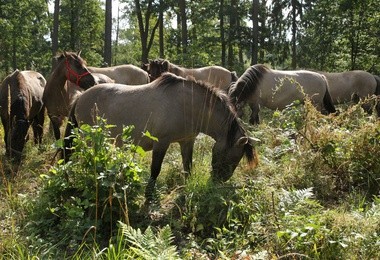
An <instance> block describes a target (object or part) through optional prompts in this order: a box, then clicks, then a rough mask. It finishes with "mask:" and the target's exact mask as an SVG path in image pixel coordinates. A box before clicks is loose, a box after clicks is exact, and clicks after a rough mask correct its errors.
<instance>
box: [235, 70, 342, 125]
mask: <svg viewBox="0 0 380 260" xmlns="http://www.w3.org/2000/svg"><path fill="white" fill-rule="evenodd" d="M229 95H230V97H231V98H232V100H233V102H234V103H235V104H236V105H239V104H240V103H244V102H245V103H248V104H249V106H250V107H251V109H252V114H251V118H250V122H251V123H252V124H258V123H259V122H260V120H259V111H260V106H261V105H263V106H265V107H268V108H270V109H280V110H281V109H284V108H285V107H286V106H287V105H289V104H291V103H292V102H293V101H296V100H299V101H304V100H305V97H306V96H308V97H309V98H310V99H311V101H312V102H313V104H314V105H315V106H316V107H317V108H318V109H319V110H321V111H323V109H325V110H326V111H327V112H328V113H335V108H334V105H333V104H332V100H331V97H330V94H329V92H328V84H327V81H326V78H325V77H324V76H323V75H321V74H319V73H316V72H311V71H305V70H299V71H280V70H272V69H269V68H268V67H266V66H264V65H262V64H257V65H254V66H251V67H250V68H248V69H247V70H246V71H245V72H244V74H243V75H242V76H241V77H240V78H239V79H238V80H237V81H236V82H235V83H234V84H233V85H232V86H231V88H230V90H229ZM323 112H325V111H323Z"/></svg>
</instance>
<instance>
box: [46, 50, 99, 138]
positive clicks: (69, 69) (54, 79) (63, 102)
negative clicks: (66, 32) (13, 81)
mask: <svg viewBox="0 0 380 260" xmlns="http://www.w3.org/2000/svg"><path fill="white" fill-rule="evenodd" d="M56 59H57V63H56V66H55V68H53V71H52V73H51V75H50V77H49V79H48V80H47V83H46V87H45V90H44V94H43V102H44V105H45V106H46V109H47V112H48V116H49V118H50V121H51V123H52V125H53V131H54V137H55V138H56V140H58V139H60V138H61V132H60V129H59V128H60V127H61V125H62V123H63V120H64V119H65V117H66V116H67V115H68V114H69V111H70V103H71V99H70V98H71V97H72V95H73V93H72V92H73V90H72V89H70V88H68V85H67V83H66V81H71V82H72V83H74V84H75V85H77V86H80V87H81V88H83V89H87V88H89V87H91V86H94V85H95V84H96V82H95V78H94V76H93V75H92V74H91V73H90V72H89V71H88V69H87V68H86V62H85V60H83V59H82V58H81V57H80V52H78V53H74V52H63V53H62V54H60V55H59V56H57V57H56Z"/></svg>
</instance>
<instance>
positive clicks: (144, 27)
mask: <svg viewBox="0 0 380 260" xmlns="http://www.w3.org/2000/svg"><path fill="white" fill-rule="evenodd" d="M134 3H135V10H136V15H137V21H138V24H139V31H140V40H141V62H142V63H148V57H149V51H150V48H151V47H152V44H153V39H154V34H155V32H156V30H157V27H158V24H159V22H158V20H157V22H156V24H155V25H154V27H153V29H152V33H151V36H150V39H149V41H148V36H149V25H150V24H149V21H150V16H151V14H152V3H153V0H149V2H148V7H147V10H146V13H145V24H144V20H143V16H142V12H141V6H140V1H139V0H134Z"/></svg>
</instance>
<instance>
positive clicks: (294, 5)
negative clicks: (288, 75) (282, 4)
mask: <svg viewBox="0 0 380 260" xmlns="http://www.w3.org/2000/svg"><path fill="white" fill-rule="evenodd" d="M296 18H297V0H292V69H296V68H297V20H296Z"/></svg>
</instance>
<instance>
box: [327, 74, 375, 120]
mask: <svg viewBox="0 0 380 260" xmlns="http://www.w3.org/2000/svg"><path fill="white" fill-rule="evenodd" d="M322 74H323V75H325V76H326V78H327V81H328V83H329V92H330V95H331V98H332V100H333V103H334V104H342V103H346V102H350V101H355V102H358V101H359V100H364V99H366V98H368V97H370V96H372V95H376V96H378V95H379V94H380V83H379V82H378V81H377V80H376V76H374V75H372V74H371V73H369V72H366V71H363V70H352V71H346V72H341V73H326V72H323V73H322ZM371 108H372V106H371V104H364V105H363V109H364V110H365V111H366V112H368V113H371V112H372V111H371V110H372V109H371ZM377 110H378V112H379V106H377ZM378 114H379V113H378Z"/></svg>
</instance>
